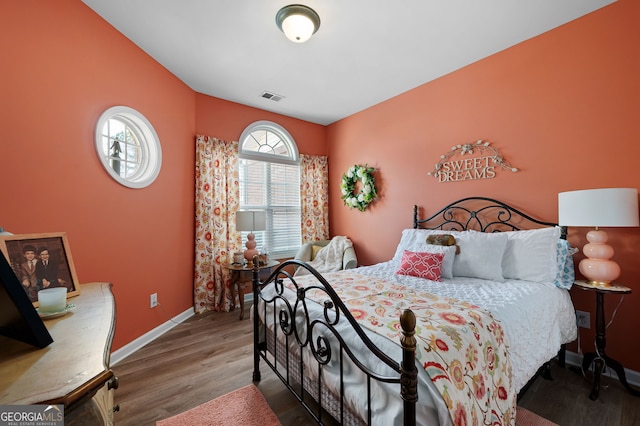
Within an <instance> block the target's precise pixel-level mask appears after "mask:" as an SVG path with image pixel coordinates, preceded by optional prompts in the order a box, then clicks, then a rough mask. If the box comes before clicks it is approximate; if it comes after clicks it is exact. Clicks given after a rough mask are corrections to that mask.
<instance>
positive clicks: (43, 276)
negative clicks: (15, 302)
mask: <svg viewBox="0 0 640 426" xmlns="http://www.w3.org/2000/svg"><path fill="white" fill-rule="evenodd" d="M0 250H2V253H3V254H4V256H5V257H6V258H7V260H8V261H9V264H10V265H11V268H12V269H13V272H14V273H15V274H16V276H17V277H18V280H19V281H20V284H21V285H22V288H23V289H24V291H25V292H26V293H27V296H28V297H29V300H30V301H31V303H33V305H34V306H35V307H37V306H38V291H40V290H42V289H45V288H52V287H66V288H67V298H69V297H73V296H77V295H78V294H80V285H79V283H78V278H77V277H76V270H75V267H74V266H73V260H72V258H71V250H70V249H69V242H68V241H67V235H66V234H65V233H64V232H56V233H44V234H19V235H2V236H0Z"/></svg>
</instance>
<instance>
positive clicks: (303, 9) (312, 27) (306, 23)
mask: <svg viewBox="0 0 640 426" xmlns="http://www.w3.org/2000/svg"><path fill="white" fill-rule="evenodd" d="M276 25H278V28H280V31H282V32H283V33H284V35H285V36H287V38H288V39H289V40H291V41H293V42H295V43H304V42H305V41H307V40H309V39H310V38H311V36H312V35H313V34H315V32H316V31H318V28H320V17H319V16H318V14H317V13H316V12H315V10H313V9H311V8H310V7H307V6H303V5H301V4H290V5H288V6H285V7H283V8H282V9H280V10H279V11H278V13H276Z"/></svg>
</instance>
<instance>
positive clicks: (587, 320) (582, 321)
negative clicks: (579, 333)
mask: <svg viewBox="0 0 640 426" xmlns="http://www.w3.org/2000/svg"><path fill="white" fill-rule="evenodd" d="M576 322H577V324H578V327H582V328H591V315H590V314H589V312H585V311H576Z"/></svg>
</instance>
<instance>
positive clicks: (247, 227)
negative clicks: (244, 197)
mask: <svg viewBox="0 0 640 426" xmlns="http://www.w3.org/2000/svg"><path fill="white" fill-rule="evenodd" d="M236 229H237V230H238V231H248V232H249V234H247V242H246V243H245V245H246V246H247V249H246V250H245V251H244V258H245V259H246V260H247V263H248V264H252V261H253V256H257V255H258V250H257V249H256V241H255V238H256V236H255V235H254V234H253V232H254V231H264V230H265V229H267V214H266V213H265V212H264V211H253V210H251V211H249V210H244V211H237V212H236Z"/></svg>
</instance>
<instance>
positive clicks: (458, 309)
mask: <svg viewBox="0 0 640 426" xmlns="http://www.w3.org/2000/svg"><path fill="white" fill-rule="evenodd" d="M324 277H325V279H326V280H327V281H328V282H329V283H331V286H332V287H333V288H334V290H335V291H336V292H337V293H338V295H339V296H340V298H341V299H342V300H343V302H344V303H345V305H346V306H347V308H348V309H349V311H350V312H351V314H352V315H353V316H354V317H355V318H356V320H358V322H359V323H360V324H361V325H362V326H363V327H366V328H368V329H370V330H372V331H374V332H376V333H378V334H380V335H383V336H386V337H388V338H389V339H391V340H392V341H393V342H395V343H398V344H399V339H400V335H401V331H400V330H401V328H400V314H401V313H402V311H403V310H404V309H411V310H412V311H413V312H414V313H415V315H416V319H417V323H416V335H415V337H416V340H417V342H418V345H417V350H416V357H417V359H418V360H419V361H420V363H421V365H422V366H423V367H424V369H425V371H426V373H427V374H428V376H429V378H430V379H431V381H432V382H433V383H434V385H435V386H436V388H437V389H438V391H439V392H440V394H441V395H442V398H443V400H444V402H445V404H446V405H447V408H448V409H449V413H450V415H451V419H452V421H453V424H454V425H496V426H500V425H515V414H516V397H517V395H516V394H515V392H514V390H513V386H512V374H511V364H510V361H509V356H508V352H509V348H508V342H506V339H505V335H504V332H503V330H502V326H501V325H500V323H499V322H498V321H497V320H495V319H494V318H493V317H492V316H491V314H490V313H488V312H486V311H484V310H482V309H480V308H479V307H477V306H475V305H472V304H470V303H466V302H463V301H459V300H456V299H452V298H448V297H441V296H438V295H435V294H432V293H428V292H421V291H417V290H414V289H412V288H410V287H406V286H403V285H400V284H396V283H393V282H390V281H386V280H383V279H379V278H374V277H371V276H367V275H362V274H358V273H355V272H344V271H343V272H340V273H328V274H324ZM307 279H309V278H308V277H301V278H300V279H297V280H296V281H297V283H298V285H302V286H304V285H305V284H306V283H312V282H313V283H315V279H313V278H311V280H313V281H307ZM443 285H445V284H443ZM307 295H308V297H310V298H311V299H314V300H317V301H321V300H322V299H326V294H325V293H324V292H321V291H317V290H314V291H310V292H309V293H307Z"/></svg>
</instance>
